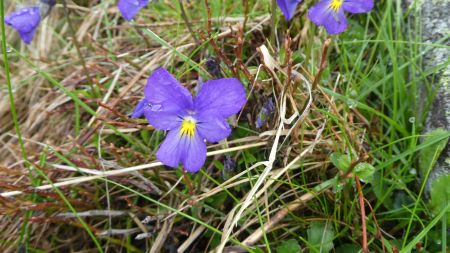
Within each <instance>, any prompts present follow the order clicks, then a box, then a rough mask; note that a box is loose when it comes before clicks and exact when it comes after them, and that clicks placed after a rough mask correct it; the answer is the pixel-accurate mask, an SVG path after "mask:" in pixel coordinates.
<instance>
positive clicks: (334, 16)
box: [308, 0, 347, 34]
mask: <svg viewBox="0 0 450 253" xmlns="http://www.w3.org/2000/svg"><path fill="white" fill-rule="evenodd" d="M331 2H332V0H322V1H320V2H319V3H318V4H316V5H314V6H313V7H311V8H310V9H309V11H308V17H309V19H311V21H312V22H314V23H315V24H316V25H318V26H324V27H325V29H326V30H327V32H328V33H329V34H338V33H341V32H343V31H345V29H346V28H347V18H346V17H345V14H344V10H343V8H339V10H338V11H334V10H333V9H331V8H330V5H331Z"/></svg>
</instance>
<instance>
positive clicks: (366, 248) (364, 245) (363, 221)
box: [355, 176, 369, 253]
mask: <svg viewBox="0 0 450 253" xmlns="http://www.w3.org/2000/svg"><path fill="white" fill-rule="evenodd" d="M355 181H356V188H357V189H358V196H359V197H358V198H359V206H360V209H361V226H362V250H363V252H364V253H369V246H368V245H367V227H366V210H365V205H364V195H363V192H362V187H361V183H360V181H359V178H358V177H357V176H355Z"/></svg>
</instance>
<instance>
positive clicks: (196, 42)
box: [178, 0, 202, 45]
mask: <svg viewBox="0 0 450 253" xmlns="http://www.w3.org/2000/svg"><path fill="white" fill-rule="evenodd" d="M178 4H179V5H180V10H181V17H182V18H183V21H184V24H185V25H186V27H187V29H188V30H189V33H190V34H191V36H192V38H193V39H194V41H195V44H197V45H200V44H202V43H201V42H200V41H199V40H198V38H197V36H195V33H194V29H192V24H191V22H190V21H189V18H188V16H187V15H186V10H185V9H184V5H183V0H178Z"/></svg>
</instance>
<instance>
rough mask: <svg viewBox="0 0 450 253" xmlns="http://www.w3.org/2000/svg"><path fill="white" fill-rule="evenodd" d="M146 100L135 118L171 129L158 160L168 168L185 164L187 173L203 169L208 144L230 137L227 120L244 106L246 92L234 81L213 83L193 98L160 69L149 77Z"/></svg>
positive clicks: (212, 81)
mask: <svg viewBox="0 0 450 253" xmlns="http://www.w3.org/2000/svg"><path fill="white" fill-rule="evenodd" d="M144 95H145V97H144V100H143V101H141V102H140V103H139V104H138V105H137V107H136V109H135V110H134V112H133V115H132V116H133V117H140V116H142V115H145V117H146V118H147V120H148V121H149V123H150V124H151V125H153V126H154V127H155V128H157V129H160V130H169V133H168V134H167V137H166V139H165V140H164V141H163V142H162V144H161V146H160V147H159V150H158V151H157V153H156V157H157V158H158V160H160V161H161V162H162V163H164V164H165V165H167V166H170V167H173V168H176V167H178V165H179V164H183V166H184V169H186V171H188V172H192V173H195V172H197V171H199V170H200V168H201V167H202V166H203V164H204V163H205V160H206V144H205V140H207V141H209V142H218V141H221V140H223V139H225V138H226V137H228V135H230V133H231V128H230V126H229V125H228V123H227V121H226V118H227V117H229V116H231V115H233V114H236V113H237V112H239V111H240V110H241V109H242V106H243V105H244V104H245V101H246V95H245V89H244V87H243V86H242V84H241V82H240V81H239V80H238V79H235V78H222V79H217V80H210V81H207V82H206V83H204V84H203V86H202V88H201V89H200V91H199V93H198V95H197V96H196V97H195V98H193V97H192V95H191V94H190V92H189V91H188V90H187V89H186V88H184V87H183V86H182V85H181V84H180V83H179V82H178V81H177V80H176V79H175V78H174V77H173V76H172V75H171V74H170V73H169V72H168V71H167V70H165V69H164V68H159V69H157V70H155V71H154V72H153V74H152V75H151V76H150V77H149V78H148V80H147V85H146V86H145V89H144Z"/></svg>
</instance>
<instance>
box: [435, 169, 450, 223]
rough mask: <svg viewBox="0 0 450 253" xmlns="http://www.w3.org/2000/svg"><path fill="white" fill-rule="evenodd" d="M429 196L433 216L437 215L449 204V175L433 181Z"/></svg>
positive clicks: (449, 217) (448, 220)
mask: <svg viewBox="0 0 450 253" xmlns="http://www.w3.org/2000/svg"><path fill="white" fill-rule="evenodd" d="M430 196H431V208H432V210H433V213H434V215H437V214H439V213H440V212H441V211H442V209H444V208H445V207H446V206H447V204H448V203H450V174H449V175H445V176H440V177H439V178H437V179H436V180H434V182H433V184H432V185H431V192H430ZM447 224H449V225H450V211H448V212H447Z"/></svg>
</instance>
